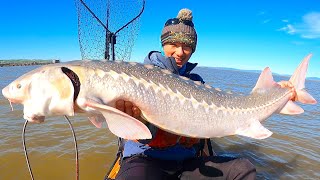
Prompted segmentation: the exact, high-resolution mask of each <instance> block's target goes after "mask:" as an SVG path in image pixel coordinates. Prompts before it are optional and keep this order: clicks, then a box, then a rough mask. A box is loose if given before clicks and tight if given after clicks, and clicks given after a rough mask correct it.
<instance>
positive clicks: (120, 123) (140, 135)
mask: <svg viewBox="0 0 320 180" xmlns="http://www.w3.org/2000/svg"><path fill="white" fill-rule="evenodd" d="M85 105H86V106H87V107H90V108H93V109H95V110H97V111H100V112H101V114H102V115H103V116H104V118H105V119H106V122H107V125H108V128H109V129H110V131H111V132H112V133H113V134H115V135H116V136H118V137H121V138H124V139H131V140H134V139H151V137H152V135H151V132H150V130H149V129H148V127H147V126H146V125H145V124H143V123H142V122H140V121H139V120H137V119H135V118H133V117H131V116H129V115H128V114H126V113H124V112H122V111H120V110H118V109H116V108H113V107H110V106H107V105H104V104H100V103H97V102H94V101H86V102H85Z"/></svg>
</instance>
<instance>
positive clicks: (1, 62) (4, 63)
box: [0, 60, 60, 67]
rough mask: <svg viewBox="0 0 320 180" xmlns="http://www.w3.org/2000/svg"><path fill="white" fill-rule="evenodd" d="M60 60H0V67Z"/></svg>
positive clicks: (45, 63)
mask: <svg viewBox="0 0 320 180" xmlns="http://www.w3.org/2000/svg"><path fill="white" fill-rule="evenodd" d="M59 62H60V61H59V60H0V67H6V66H35V65H47V64H54V63H59Z"/></svg>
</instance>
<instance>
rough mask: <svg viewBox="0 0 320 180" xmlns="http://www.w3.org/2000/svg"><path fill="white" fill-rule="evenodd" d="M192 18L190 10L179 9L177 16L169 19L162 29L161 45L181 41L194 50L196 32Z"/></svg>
mask: <svg viewBox="0 0 320 180" xmlns="http://www.w3.org/2000/svg"><path fill="white" fill-rule="evenodd" d="M192 18H193V16H192V11H191V10H189V9H181V10H180V11H179V13H178V15H177V18H172V19H169V20H168V21H167V22H166V23H165V25H164V28H163V29H162V33H161V44H162V46H164V45H165V44H167V43H175V42H176V43H183V44H186V45H188V46H190V47H191V48H192V52H194V51H195V50H196V46H197V33H196V30H195V29H194V24H193V22H192Z"/></svg>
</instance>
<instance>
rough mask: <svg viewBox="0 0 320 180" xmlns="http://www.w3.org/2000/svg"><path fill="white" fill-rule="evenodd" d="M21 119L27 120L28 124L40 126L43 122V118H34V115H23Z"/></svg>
mask: <svg viewBox="0 0 320 180" xmlns="http://www.w3.org/2000/svg"><path fill="white" fill-rule="evenodd" d="M23 118H24V119H26V120H28V122H31V123H36V124H40V123H43V122H44V119H45V116H36V115H32V116H27V115H24V116H23Z"/></svg>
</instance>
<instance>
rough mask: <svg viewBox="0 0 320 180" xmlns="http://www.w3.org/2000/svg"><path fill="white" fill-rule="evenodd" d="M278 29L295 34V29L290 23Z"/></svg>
mask: <svg viewBox="0 0 320 180" xmlns="http://www.w3.org/2000/svg"><path fill="white" fill-rule="evenodd" d="M279 31H285V32H287V33H288V34H296V33H297V30H296V29H295V28H294V27H293V25H292V24H287V25H286V26H285V27H282V28H280V29H279Z"/></svg>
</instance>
